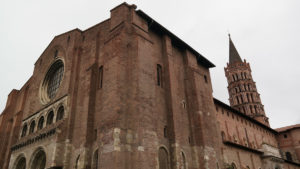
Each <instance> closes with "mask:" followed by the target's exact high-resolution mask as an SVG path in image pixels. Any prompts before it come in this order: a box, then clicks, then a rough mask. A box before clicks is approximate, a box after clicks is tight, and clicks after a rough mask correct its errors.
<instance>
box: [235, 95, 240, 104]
mask: <svg viewBox="0 0 300 169" xmlns="http://www.w3.org/2000/svg"><path fill="white" fill-rule="evenodd" d="M235 98H236V102H237V104H240V100H239V98H238V97H237V96H235Z"/></svg>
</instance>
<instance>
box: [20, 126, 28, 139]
mask: <svg viewBox="0 0 300 169" xmlns="http://www.w3.org/2000/svg"><path fill="white" fill-rule="evenodd" d="M27 131H28V124H27V123H24V124H23V126H22V131H21V137H24V136H26V134H27Z"/></svg>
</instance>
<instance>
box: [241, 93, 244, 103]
mask: <svg viewBox="0 0 300 169" xmlns="http://www.w3.org/2000/svg"><path fill="white" fill-rule="evenodd" d="M240 97H241V101H242V103H244V99H243V95H240Z"/></svg>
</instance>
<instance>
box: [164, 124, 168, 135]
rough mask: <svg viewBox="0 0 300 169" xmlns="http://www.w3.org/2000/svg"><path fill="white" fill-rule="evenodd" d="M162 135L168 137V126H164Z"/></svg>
mask: <svg viewBox="0 0 300 169" xmlns="http://www.w3.org/2000/svg"><path fill="white" fill-rule="evenodd" d="M164 137H165V138H167V137H168V128H167V126H165V127H164Z"/></svg>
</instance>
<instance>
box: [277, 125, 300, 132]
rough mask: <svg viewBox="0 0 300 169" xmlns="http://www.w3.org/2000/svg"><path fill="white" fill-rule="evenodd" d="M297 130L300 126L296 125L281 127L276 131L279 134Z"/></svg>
mask: <svg viewBox="0 0 300 169" xmlns="http://www.w3.org/2000/svg"><path fill="white" fill-rule="evenodd" d="M296 128H300V124H295V125H291V126H286V127H281V128H277V129H275V130H276V131H277V132H284V131H287V130H292V129H296Z"/></svg>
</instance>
